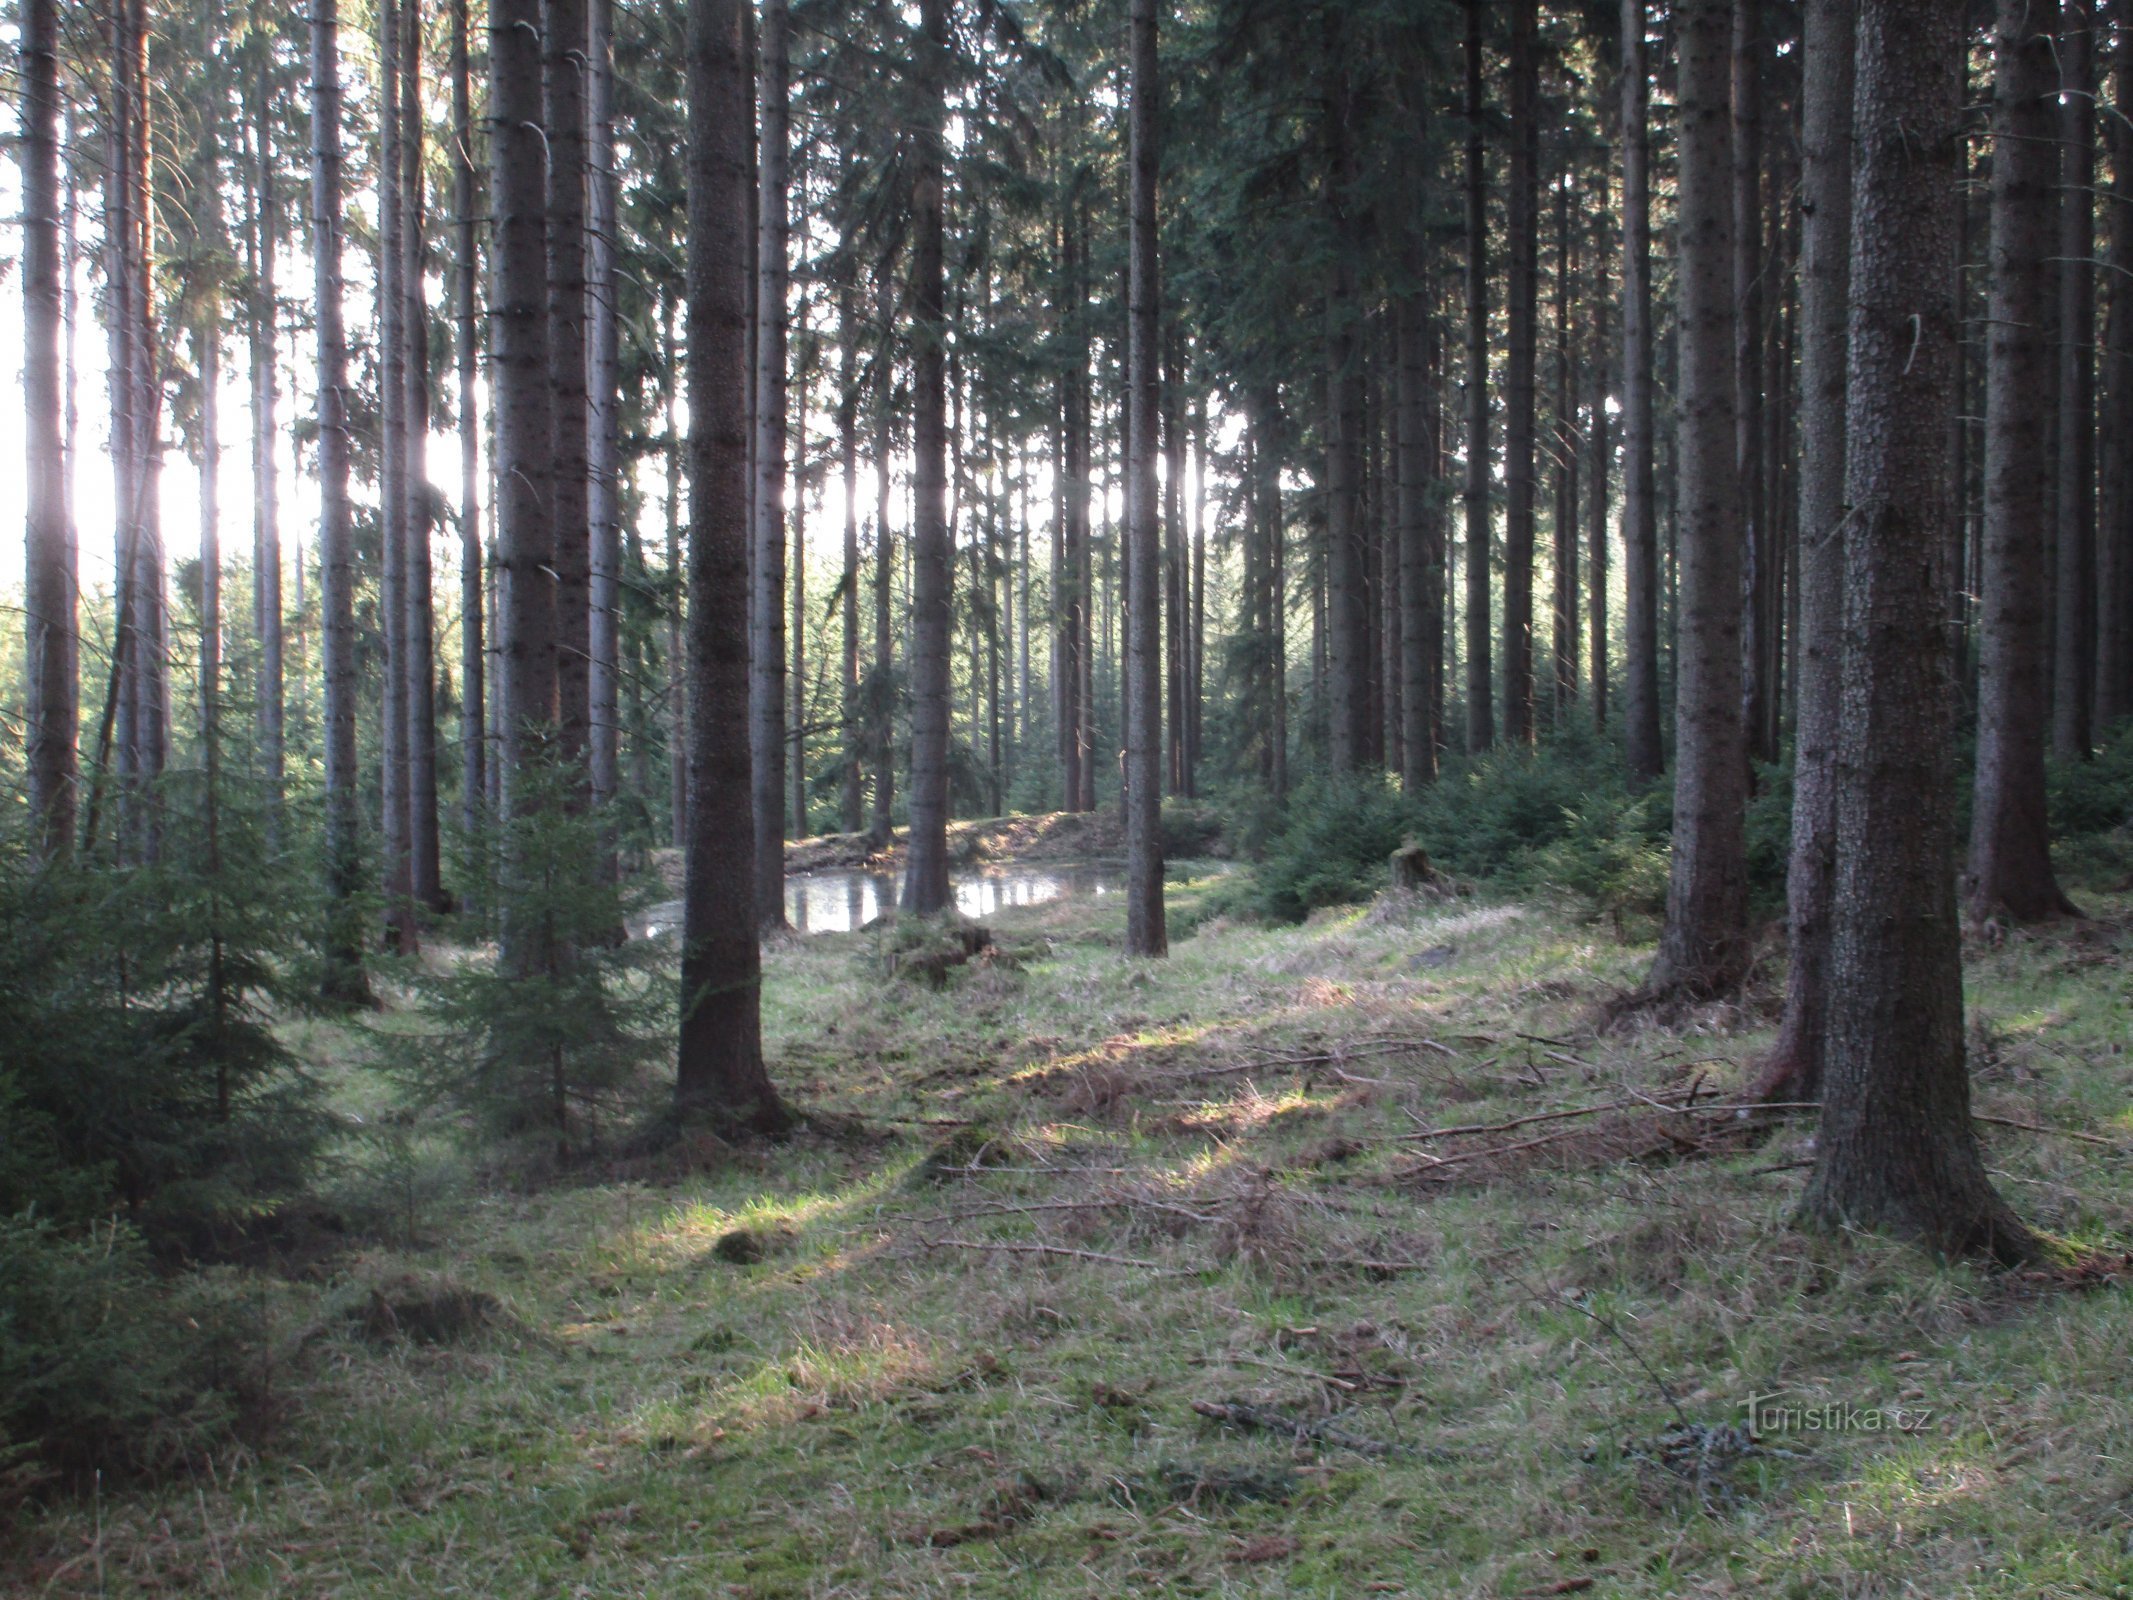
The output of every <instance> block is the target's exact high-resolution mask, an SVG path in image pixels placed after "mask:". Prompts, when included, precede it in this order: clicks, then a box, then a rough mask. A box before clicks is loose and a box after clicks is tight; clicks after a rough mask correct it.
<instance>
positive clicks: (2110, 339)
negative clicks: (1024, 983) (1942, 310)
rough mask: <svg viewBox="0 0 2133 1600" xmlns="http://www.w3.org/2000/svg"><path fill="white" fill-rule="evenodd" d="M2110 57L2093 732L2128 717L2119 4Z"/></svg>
mask: <svg viewBox="0 0 2133 1600" xmlns="http://www.w3.org/2000/svg"><path fill="white" fill-rule="evenodd" d="M2117 30H2118V37H2117V43H2116V46H2115V48H2114V50H2113V53H2112V68H2111V85H2112V87H2111V115H2110V117H2109V118H2108V119H2107V120H2106V122H2105V124H2104V126H2105V128H2106V129H2107V130H2108V132H2107V138H2108V140H2109V144H2108V148H2109V151H2110V157H2111V189H2110V195H2111V203H2110V207H2109V211H2108V216H2109V218H2110V223H2109V227H2108V229H2107V237H2108V239H2109V241H2110V242H2109V245H2108V249H2109V252H2110V254H2109V258H2108V265H2109V271H2108V272H2107V273H2106V274H2105V281H2106V282H2107V283H2109V284H2110V285H2111V299H2110V305H2111V309H2110V314H2109V318H2108V320H2107V322H2106V324H2105V327H2106V330H2107V331H2106V339H2105V355H2104V369H2103V370H2104V383H2103V390H2104V412H2103V438H2102V441H2101V445H2100V451H2099V453H2100V458H2101V460H2102V462H2103V483H2102V505H2101V523H2100V526H2099V528H2098V530H2097V545H2096V608H2097V610H2096V731H2097V732H2098V733H2099V734H2101V733H2107V732H2109V731H2110V730H2111V729H2112V728H2113V727H2115V725H2116V724H2118V723H2119V722H2121V721H2123V720H2124V719H2125V718H2126V717H2127V716H2128V715H2133V290H2129V289H2128V287H2127V286H2128V285H2129V284H2133V122H2129V121H2128V118H2129V117H2133V16H2128V15H2127V13H2126V10H2125V8H2124V7H2120V8H2119V10H2118V16H2117Z"/></svg>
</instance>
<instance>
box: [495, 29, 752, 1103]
mask: <svg viewBox="0 0 2133 1600" xmlns="http://www.w3.org/2000/svg"><path fill="white" fill-rule="evenodd" d="M493 3H494V0H492V4H493ZM741 10H742V4H741V0H690V4H689V14H688V15H689V34H688V39H689V43H688V80H689V229H688V250H689V262H688V283H689V287H688V339H689V492H690V508H689V510H690V516H689V524H690V526H689V736H690V745H689V765H690V777H689V799H690V804H689V844H688V859H687V866H686V869H685V872H686V877H685V884H684V891H683V892H684V905H683V910H682V957H681V1039H680V1045H679V1049H678V1051H677V1054H676V1062H675V1067H676V1070H675V1077H674V1100H675V1107H676V1110H677V1111H678V1112H679V1113H680V1115H681V1116H682V1117H683V1118H686V1119H702V1120H705V1121H708V1122H710V1123H711V1124H713V1125H714V1126H715V1127H719V1128H722V1129H727V1130H738V1131H745V1132H760V1133H774V1132H777V1131H779V1130H781V1129H783V1128H785V1127H787V1126H789V1125H790V1122H791V1120H792V1119H791V1116H790V1114H789V1113H788V1112H787V1111H786V1109H785V1107H784V1106H783V1104H781V1103H780V1101H779V1099H778V1095H777V1091H776V1090H775V1089H773V1088H772V1087H771V1083H770V1077H769V1075H768V1074H767V1073H766V1072H765V1071H764V1069H763V1033H762V1011H761V1003H762V954H761V947H760V946H759V944H758V942H757V926H756V913H755V878H756V874H755V850H754V845H753V839H754V833H753V830H752V829H751V828H750V827H749V826H748V825H747V822H748V818H749V817H750V815H751V813H752V807H753V804H754V796H753V784H752V781H751V777H750V773H749V752H748V726H747V725H748V626H747V611H748V541H749V534H750V529H749V524H748V513H747V492H748V423H749V418H748V409H747V403H746V392H747V382H746V375H747V368H748V359H749V357H748V349H747V342H746V341H747V309H746V308H747V301H748V265H747V263H748V242H747V241H748V130H749V128H750V126H751V125H752V122H753V118H752V117H751V115H750V100H751V99H752V96H751V95H750V94H749V90H748V80H749V70H748V58H747V56H746V54H745V53H744V50H743V46H742V43H741Z"/></svg>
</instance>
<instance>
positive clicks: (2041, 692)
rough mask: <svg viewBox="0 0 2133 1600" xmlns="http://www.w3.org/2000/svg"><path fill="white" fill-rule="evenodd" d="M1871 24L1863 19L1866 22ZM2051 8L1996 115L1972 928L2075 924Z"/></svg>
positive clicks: (2009, 43) (2031, 11)
mask: <svg viewBox="0 0 2133 1600" xmlns="http://www.w3.org/2000/svg"><path fill="white" fill-rule="evenodd" d="M1863 15H1864V13H1862V17H1863ZM2057 15H2058V6H2057V5H2056V4H2055V3H2051V0H2002V4H2001V6H2000V22H1999V33H1998V36H1997V39H1996V52H1997V59H1998V70H1997V74H1996V81H1995V85H1994V91H1993V104H1992V131H1993V156H1992V294H1991V307H1990V323H1989V327H1988V330H1987V335H1986V361H1985V534H1984V538H1985V551H1984V557H1985V566H1984V571H1983V573H1982V574H1981V578H1982V584H1983V591H1984V593H1983V600H1984V616H1983V619H1982V623H1983V626H1982V630H1981V635H1982V636H1981V639H1980V652H1979V658H1978V745H1977V790H1976V796H1975V801H1974V804H1973V807H1972V811H1971V831H1970V882H1969V894H1968V899H1969V902H1970V912H1971V915H1972V916H1973V917H1975V918H1977V919H1978V920H1979V921H1983V920H1984V919H1985V918H1987V917H1992V916H2002V915H2004V916H2008V917H2012V918H2013V919H2014V920H2015V921H2017V922H2029V921H2035V920H2037V919H2040V918H2044V917H2052V916H2057V915H2061V914H2063V913H2070V912H2072V911H2073V906H2072V905H2071V903H2070V902H2069V901H2068V900H2067V898H2066V896H2065V895H2064V894H2062V893H2061V892H2060V890H2059V883H2058V880H2057V878H2055V877H2054V876H2053V875H2052V861H2051V839H2050V834H2049V831H2048V826H2047V823H2046V819H2045V811H2044V741H2045V734H2046V731H2047V729H2048V728H2049V726H2050V709H2051V707H2050V702H2049V699H2048V697H2047V694H2046V690H2045V682H2044V648H2045V633H2044V620H2045V619H2044V570H2043V558H2042V550H2041V544H2042V541H2041V538H2040V535H2039V530H2040V529H2041V528H2042V527H2043V526H2044V517H2045V475H2046V462H2045V454H2044V444H2045V437H2044V436H2045V423H2046V417H2045V409H2044V407H2042V406H2041V405H2040V404H2039V403H2038V397H2039V396H2040V395H2042V394H2044V393H2046V392H2048V383H2049V374H2050V371H2051V368H2050V366H2049V364H2048V362H2047V346H2046V344H2045V338H2044V332H2043V328H2044V314H2045V290H2046V281H2047V280H2046V275H2045V258H2046V257H2047V256H2048V255H2050V254H2051V253H2052V252H2053V250H2054V249H2055V248H2056V244H2057V240H2056V238H2055V233H2054V229H2053V228H2052V212H2053V206H2052V201H2053V195H2052V187H2053V183H2054V180H2055V177H2056V175H2057V171H2058V156H2057V151H2056V146H2055V144H2054V139H2055V136H2056V134H2057V133H2058V117H2057V115H2056V111H2055V108H2054V106H2053V104H2052V98H2053V96H2054V95H2055V94H2056V93H2057V91H2058V70H2057V65H2056V62H2055V59H2054V55H2055V50H2054V45H2055V41H2054V39H2053V29H2054V25H2055V22H2056V19H2057Z"/></svg>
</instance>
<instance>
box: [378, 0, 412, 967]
mask: <svg viewBox="0 0 2133 1600" xmlns="http://www.w3.org/2000/svg"><path fill="white" fill-rule="evenodd" d="M377 22H378V40H377V47H378V64H379V75H378V115H379V127H378V258H377V259H378V268H377V310H378V390H379V393H378V478H379V482H378V499H379V511H378V516H379V532H378V544H379V552H380V559H379V563H378V571H379V581H378V613H379V622H380V624H381V629H380V631H381V632H383V634H384V635H385V690H384V694H383V697H382V699H381V702H380V705H379V709H378V743H379V746H380V750H379V758H378V760H379V775H380V778H381V779H382V784H381V787H382V789H383V794H382V797H381V811H380V819H379V820H380V827H379V830H378V831H379V845H380V851H381V854H382V856H383V860H382V861H381V862H380V863H379V871H380V875H381V878H382V882H383V888H384V899H385V943H386V948H388V949H390V950H394V951H399V952H412V951H413V950H415V949H416V948H417V946H418V945H419V944H420V942H421V929H420V926H419V919H418V917H417V915H416V910H415V878H414V847H413V841H412V838H411V836H410V833H409V828H410V825H411V823H412V821H413V818H414V807H413V804H412V800H411V792H410V787H409V780H410V770H409V767H410V746H409V742H408V715H407V713H408V706H409V703H410V699H411V694H410V690H409V683H410V681H411V669H410V665H409V650H410V641H409V638H408V616H409V611H410V607H409V606H408V603H407V561H408V543H409V540H408V534H409V531H410V524H411V522H412V520H413V519H412V518H411V517H410V515H409V510H408V500H409V498H410V492H411V491H410V484H409V479H410V477H411V473H410V472H409V469H408V426H407V402H408V395H409V392H410V388H409V384H408V381H407V356H408V348H409V344H410V341H409V339H408V336H407V327H406V324H407V311H408V305H409V301H410V297H409V295H408V294H407V292H406V288H405V286H404V274H405V272H406V264H407V263H406V254H405V251H404V248H403V243H402V235H403V234H404V232H405V230H406V226H407V221H406V215H407V208H406V202H405V198H404V189H403V184H404V182H405V179H406V173H407V166H406V162H405V160H404V158H403V156H402V152H401V141H402V139H403V138H404V136H405V130H404V127H403V121H402V106H401V96H400V72H401V66H402V60H401V54H400V6H399V4H398V3H396V0H380V4H379V5H378V8H377Z"/></svg>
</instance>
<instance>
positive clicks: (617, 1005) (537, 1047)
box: [374, 775, 677, 1160]
mask: <svg viewBox="0 0 2133 1600" xmlns="http://www.w3.org/2000/svg"><path fill="white" fill-rule="evenodd" d="M521 781H522V782H524V783H525V784H526V785H527V786H528V788H527V799H528V804H527V806H526V807H525V810H524V812H523V813H522V814H521V815H520V816H518V817H516V818H513V819H511V820H509V821H507V822H504V823H501V824H498V825H497V826H496V827H495V829H494V830H493V835H492V836H491V837H489V838H487V839H482V840H475V841H470V848H469V860H470V862H471V863H473V864H475V865H477V866H479V865H481V864H486V863H504V864H505V865H501V866H498V867H496V868H495V869H494V870H493V871H492V872H491V874H490V881H489V883H488V886H487V887H486V888H485V889H484V891H483V893H482V896H481V904H482V905H483V906H484V907H486V908H489V911H490V913H491V915H492V916H493V918H494V919H495V921H496V922H497V923H500V924H501V925H504V926H509V927H513V928H515V929H518V930H521V933H520V937H519V939H518V940H517V943H518V944H519V945H520V946H521V947H522V949H523V950H524V951H525V952H526V954H525V955H524V956H523V957H522V959H521V960H520V961H519V962H518V963H516V964H514V963H513V962H510V961H507V960H506V959H504V957H503V955H502V953H501V951H500V949H499V947H498V945H497V944H496V943H495V942H492V941H490V940H489V939H488V938H487V936H489V935H491V934H493V932H494V927H493V926H490V927H484V926H478V925H477V926H473V927H470V928H468V929H467V930H465V931H466V932H467V934H468V936H469V948H468V950H467V951H466V952H465V953H464V954H462V955H458V956H456V957H455V959H453V960H451V961H450V962H449V963H448V964H446V965H444V966H442V967H435V966H430V965H424V964H414V965H412V966H411V967H410V968H409V970H408V971H407V974H406V980H407V984H408V987H409V989H410V991H411V993H412V998H413V1000H414V1002H415V1003H414V1004H412V1005H410V1006H408V1007H406V1008H404V1009H403V1010H401V1011H399V1012H398V1013H397V1014H395V1015H393V1016H391V1017H388V1018H386V1019H384V1020H383V1021H381V1022H380V1024H379V1025H378V1026H377V1027H376V1028H375V1030H374V1038H375V1040H376V1042H377V1045H378V1047H379V1055H380V1059H381V1060H382V1062H383V1064H384V1065H385V1066H386V1068H387V1069H388V1070H389V1071H390V1072H392V1073H393V1075H394V1076H395V1077H397V1078H398V1080H399V1081H400V1083H401V1085H402V1087H403V1089H404V1090H405V1092H406V1093H407V1095H408V1096H409V1098H410V1101H411V1103H412V1106H413V1108H414V1109H415V1110H417V1111H418V1112H421V1111H430V1110H444V1111H447V1112H450V1113H453V1114H456V1115H457V1116H459V1117H460V1118H461V1120H462V1126H463V1127H464V1128H466V1129H467V1130H468V1131H471V1132H474V1133H476V1134H478V1135H482V1136H486V1137H489V1138H492V1139H500V1140H502V1141H504V1142H505V1143H506V1144H518V1145H521V1146H523V1147H525V1149H526V1150H528V1151H530V1150H531V1149H532V1148H533V1147H534V1146H536V1145H538V1144H541V1143H546V1144H548V1145H549V1146H550V1147H552V1148H553V1150H554V1151H555V1153H556V1154H557V1155H558V1156H559V1157H561V1158H563V1159H566V1160H567V1159H574V1158H577V1157H579V1156H582V1155H584V1154H586V1153H588V1152H589V1151H591V1150H593V1149H595V1148H597V1147H598V1146H599V1145H600V1143H601V1141H602V1140H603V1138H604V1137H606V1135H607V1134H608V1133H610V1132H612V1131H613V1130H614V1129H615V1128H616V1127H617V1126H618V1125H619V1124H621V1123H624V1122H627V1121H628V1120H629V1119H630V1118H631V1117H633V1116H634V1115H635V1113H636V1112H637V1111H639V1110H640V1109H642V1108H644V1107H645V1106H647V1105H649V1104H650V1103H651V1101H652V1100H653V1098H654V1097H655V1089H654V1085H653V1082H652V1077H653V1068H654V1067H655V1065H656V1064H658V1063H660V1062H662V1061H663V1060H664V1058H665V1056H666V1055H667V1053H668V1051H669V1050H670V1049H671V1047H672V1039H673V1027H674V1018H675V1014H676V1013H675V997H676V993H677V987H676V983H675V979H674V974H673V954H674V952H673V946H672V945H671V944H670V943H667V942H663V941H661V940H656V939H637V938H631V937H629V936H628V932H627V929H628V924H629V920H630V916H631V913H632V912H633V911H636V910H640V909H642V906H643V903H644V900H645V898H646V896H645V894H644V892H643V891H641V890H634V889H630V888H627V887H625V886H624V885H623V884H621V883H619V882H617V881H616V880H615V875H612V874H609V873H606V872H604V871H603V870H602V865H601V864H602V860H603V852H604V850H605V843H604V824H603V819H602V818H601V817H600V816H599V815H598V814H596V813H594V812H592V811H590V810H588V809H579V808H575V807H572V806H569V805H566V804H564V803H563V790H562V787H561V784H560V783H559V781H558V780H557V779H556V778H555V777H554V776H553V775H547V776H541V775H528V776H526V777H525V778H523V779H522V780H521Z"/></svg>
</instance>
